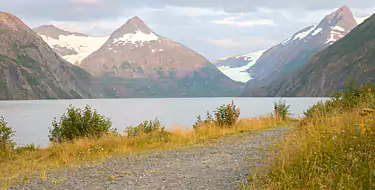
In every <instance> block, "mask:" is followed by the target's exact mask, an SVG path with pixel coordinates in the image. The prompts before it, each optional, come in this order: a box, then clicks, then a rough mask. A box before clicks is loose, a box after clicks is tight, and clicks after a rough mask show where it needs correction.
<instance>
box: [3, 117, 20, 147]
mask: <svg viewBox="0 0 375 190" xmlns="http://www.w3.org/2000/svg"><path fill="white" fill-rule="evenodd" d="M12 137H14V131H13V130H12V128H11V127H10V126H8V123H7V122H5V120H4V117H1V118H0V153H1V154H5V153H7V152H9V151H11V150H13V149H14V146H15V145H16V143H14V142H13V140H12Z"/></svg>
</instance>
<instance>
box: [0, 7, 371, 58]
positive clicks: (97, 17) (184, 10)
mask: <svg viewBox="0 0 375 190" xmlns="http://www.w3.org/2000/svg"><path fill="white" fill-rule="evenodd" d="M343 5H346V6H348V7H349V8H350V9H351V10H352V12H353V14H354V16H355V17H364V16H369V15H372V14H373V13H375V1H374V0H329V1H327V0H0V11H4V12H9V13H12V14H14V15H16V16H18V17H19V18H21V19H22V20H23V21H24V22H25V23H26V24H27V25H29V26H30V27H31V28H35V27H38V26H40V25H43V24H53V25H55V26H56V27H59V28H61V29H64V30H67V31H70V32H81V33H85V34H88V35H94V36H106V35H110V34H111V33H112V32H113V31H114V30H116V29H117V28H119V27H121V26H122V25H123V24H125V22H126V21H127V20H128V19H129V18H132V17H134V16H138V17H140V18H141V19H142V20H143V21H144V22H145V23H146V24H147V25H148V26H149V27H150V28H151V29H153V31H154V32H155V33H157V34H159V35H161V36H164V37H167V38H170V39H172V40H174V41H177V42H179V43H181V44H183V45H185V46H188V47H189V48H191V49H193V50H195V51H197V52H198V53H200V54H202V55H203V56H205V57H206V58H208V59H210V60H215V59H218V58H221V57H225V56H230V55H237V54H243V53H248V52H252V51H257V50H262V49H268V48H270V47H272V46H273V45H276V44H278V43H280V42H282V41H283V40H284V39H286V38H288V37H290V36H291V35H293V34H294V33H295V32H297V31H298V30H300V29H303V28H305V27H307V26H310V25H313V24H317V23H318V22H319V21H320V20H321V19H323V17H324V16H325V15H327V14H329V13H331V12H333V11H335V10H336V9H338V8H339V7H341V6H343Z"/></svg>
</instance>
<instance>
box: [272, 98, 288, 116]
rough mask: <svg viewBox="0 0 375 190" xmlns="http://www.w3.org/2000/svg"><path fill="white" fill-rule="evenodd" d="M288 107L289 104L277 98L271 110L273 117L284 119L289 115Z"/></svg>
mask: <svg viewBox="0 0 375 190" xmlns="http://www.w3.org/2000/svg"><path fill="white" fill-rule="evenodd" d="M289 108H290V105H287V104H286V102H285V100H284V101H283V100H279V101H278V102H274V107H273V111H274V115H275V117H276V118H278V119H280V120H282V121H284V120H285V119H286V118H287V117H288V116H289V115H290V112H289Z"/></svg>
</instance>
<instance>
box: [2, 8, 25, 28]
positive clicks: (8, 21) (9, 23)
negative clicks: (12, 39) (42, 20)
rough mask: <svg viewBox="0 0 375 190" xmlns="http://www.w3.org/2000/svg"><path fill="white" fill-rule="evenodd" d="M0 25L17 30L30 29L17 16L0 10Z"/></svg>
mask: <svg viewBox="0 0 375 190" xmlns="http://www.w3.org/2000/svg"><path fill="white" fill-rule="evenodd" d="M0 27H1V28H3V27H7V28H10V29H12V30H15V31H18V30H30V29H29V27H27V26H26V24H25V23H23V22H22V21H21V19H19V18H18V17H16V16H14V15H12V14H10V13H6V12H1V11H0Z"/></svg>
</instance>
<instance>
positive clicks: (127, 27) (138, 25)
mask: <svg viewBox="0 0 375 190" xmlns="http://www.w3.org/2000/svg"><path fill="white" fill-rule="evenodd" d="M137 31H141V32H142V33H145V34H151V33H153V31H152V30H151V29H150V28H149V27H148V26H147V25H146V23H145V22H144V21H143V20H142V19H140V18H139V17H137V16H135V17H133V18H131V19H129V20H128V21H127V22H126V23H125V24H124V25H123V26H121V27H120V28H119V29H118V30H116V31H115V32H114V33H113V35H114V36H115V37H119V36H122V35H124V34H127V33H136V32H137Z"/></svg>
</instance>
